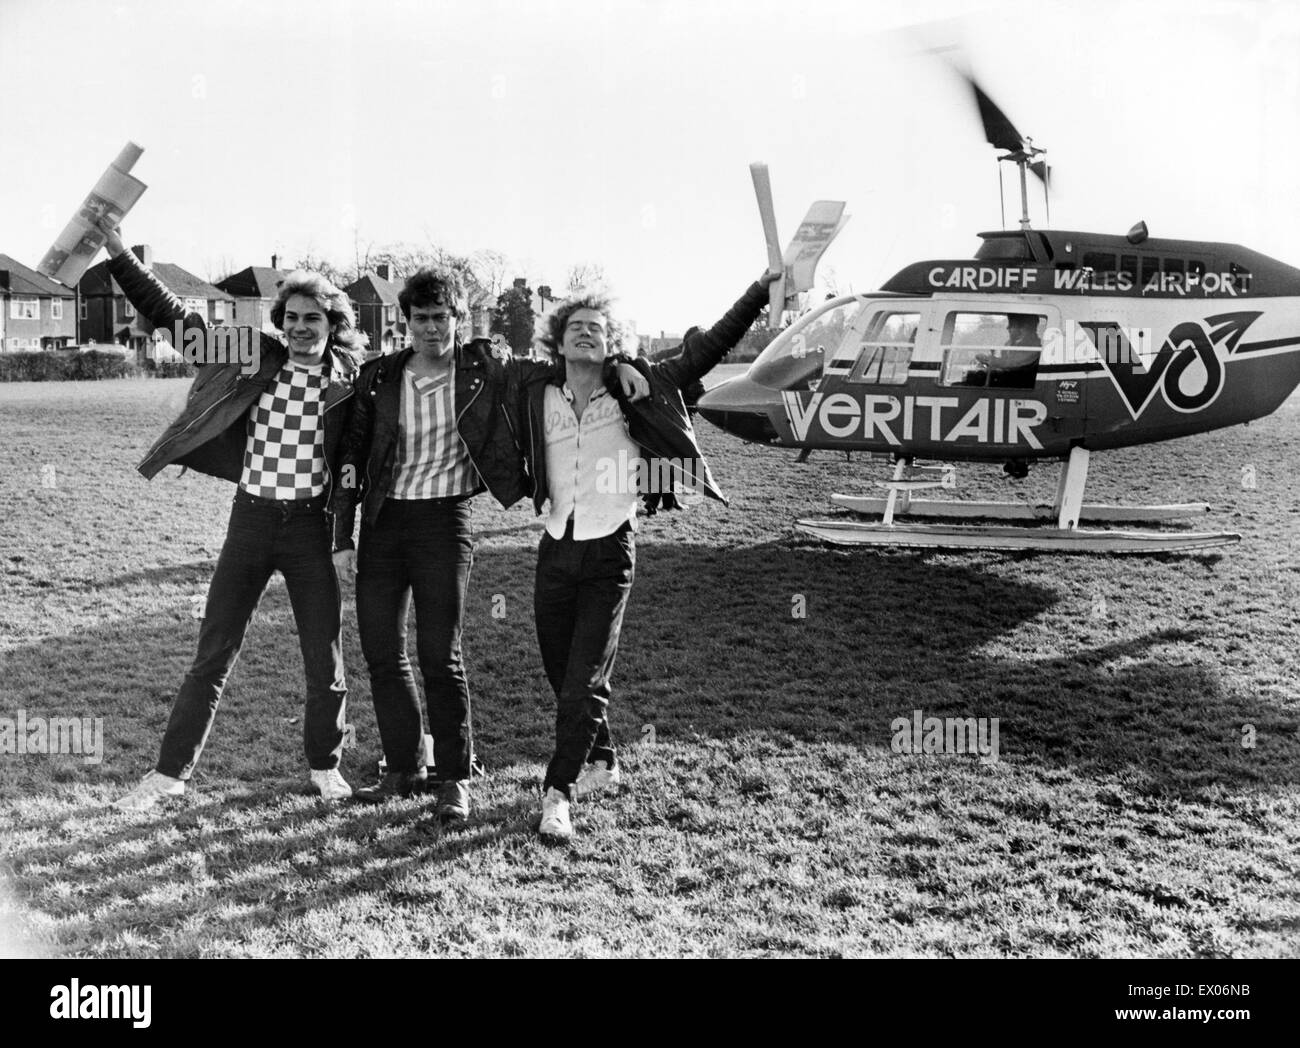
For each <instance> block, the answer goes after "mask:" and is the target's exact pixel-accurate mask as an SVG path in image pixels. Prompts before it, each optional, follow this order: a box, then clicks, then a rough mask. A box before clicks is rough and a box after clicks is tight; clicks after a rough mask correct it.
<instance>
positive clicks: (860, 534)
mask: <svg viewBox="0 0 1300 1048" xmlns="http://www.w3.org/2000/svg"><path fill="white" fill-rule="evenodd" d="M1088 457H1089V455H1088V451H1087V450H1086V449H1085V448H1074V449H1072V450H1071V452H1070V457H1069V459H1068V460H1067V461H1066V463H1065V466H1064V467H1063V469H1062V470H1061V480H1060V483H1059V484H1058V485H1057V489H1056V501H1055V503H1054V504H1053V505H1051V506H1047V505H1034V506H1031V505H1028V504H1025V503H1014V502H955V501H954V502H936V501H921V500H913V499H912V493H913V492H914V491H919V490H924V489H926V488H937V487H948V486H950V485H949V484H948V483H946V481H945V480H928V479H919V478H917V477H916V476H915V474H916V473H917V472H922V473H927V472H928V473H936V472H940V473H945V474H946V473H949V472H950V471H951V467H939V466H919V467H914V466H913V465H912V462H911V460H908V459H902V460H900V461H899V462H898V464H897V466H896V467H895V470H894V477H893V479H892V480H888V481H880V482H878V483H879V484H880V486H881V487H883V488H886V489H887V490H888V491H889V495H888V497H887V498H883V499H879V498H875V499H873V498H857V497H854V496H849V495H833V496H831V498H832V500H833V501H834V502H835V503H837V504H838V505H841V506H845V507H846V508H848V509H851V510H854V511H855V512H859V513H880V514H882V515H883V518H884V519H883V521H882V522H881V523H879V524H864V523H859V522H856V521H840V520H800V521H797V522H796V526H797V527H798V528H799V529H800V530H801V531H805V532H807V533H808V534H810V535H813V536H816V537H817V538H819V539H822V540H824V541H826V542H832V543H836V544H838V545H850V546H858V545H872V546H902V547H907V548H914V549H989V550H1021V549H1023V550H1043V551H1048V552H1053V553H1182V552H1186V551H1189V550H1200V549H1210V548H1213V547H1216V546H1228V545H1232V544H1233V543H1237V542H1240V541H1241V536H1240V535H1237V534H1234V533H1232V532H1192V531H1184V532H1173V531H1111V530H1106V529H1086V528H1080V527H1079V526H1078V525H1079V521H1080V519H1087V520H1099V521H1115V522H1125V521H1167V520H1181V519H1186V518H1187V517H1194V516H1202V515H1204V514H1205V513H1207V512H1208V511H1209V506H1207V505H1205V504H1204V503H1182V504H1174V505H1165V506H1108V505H1086V506H1085V505H1084V504H1083V488H1084V484H1085V483H1086V481H1087V478H1088ZM897 514H914V515H917V516H928V517H939V518H945V517H947V518H953V517H960V518H964V519H980V518H984V519H994V520H1023V521H1026V522H1030V523H1033V522H1037V521H1052V520H1054V521H1055V522H1056V527H1035V528H1021V527H1004V526H995V525H952V524H910V523H909V524H895V523H894V517H895V515H897Z"/></svg>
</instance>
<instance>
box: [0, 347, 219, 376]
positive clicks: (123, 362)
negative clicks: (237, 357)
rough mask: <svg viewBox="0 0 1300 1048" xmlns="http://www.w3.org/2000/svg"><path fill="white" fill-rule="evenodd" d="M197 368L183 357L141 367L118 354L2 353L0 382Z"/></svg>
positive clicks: (182, 373) (167, 373)
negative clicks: (182, 358)
mask: <svg viewBox="0 0 1300 1048" xmlns="http://www.w3.org/2000/svg"><path fill="white" fill-rule="evenodd" d="M193 374H194V367H193V366H192V365H190V364H187V363H186V362H185V361H183V360H169V361H163V362H162V363H155V362H154V361H152V360H150V361H146V363H145V366H144V367H143V368H142V367H140V366H139V365H138V364H136V363H135V362H134V361H132V360H128V359H126V358H124V357H122V356H121V355H120V354H118V353H103V352H100V351H98V350H90V351H89V352H85V353H68V352H41V353H0V382H60V381H70V380H75V381H79V382H85V381H93V380H98V379H103V378H138V377H140V376H141V375H144V376H147V377H152V378H187V377H190V376H192V375H193Z"/></svg>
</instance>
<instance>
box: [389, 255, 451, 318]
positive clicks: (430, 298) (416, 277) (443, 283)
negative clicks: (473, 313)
mask: <svg viewBox="0 0 1300 1048" xmlns="http://www.w3.org/2000/svg"><path fill="white" fill-rule="evenodd" d="M397 304H398V305H399V306H400V307H401V310H402V316H404V317H405V318H406V319H407V320H408V321H409V320H410V319H411V309H412V307H414V306H446V307H447V308H448V309H450V310H451V311H452V312H453V313H454V314H455V315H456V316H457V317H463V316H465V315H466V314H467V313H468V312H469V303H468V302H467V301H466V297H465V289H464V288H463V287H462V286H461V282H460V277H459V276H458V275H457V274H456V273H455V272H454V271H453V270H450V269H431V268H427V267H426V268H425V269H420V270H417V271H416V272H414V273H412V274H411V275H410V276H409V277H407V278H406V284H405V285H404V286H403V288H402V290H401V292H400V293H399V294H398V296H397Z"/></svg>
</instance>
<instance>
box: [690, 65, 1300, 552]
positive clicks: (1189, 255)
mask: <svg viewBox="0 0 1300 1048" xmlns="http://www.w3.org/2000/svg"><path fill="white" fill-rule="evenodd" d="M963 75H964V79H965V80H966V82H967V85H968V86H969V88H970V89H971V90H972V92H973V94H974V98H975V102H976V106H977V108H978V110H979V115H980V119H981V121H982V123H983V126H984V132H985V137H986V139H987V140H988V142H989V144H990V145H992V146H993V147H994V148H995V149H998V150H1000V151H1001V155H999V156H998V157H997V160H998V164H999V172H1001V171H1002V170H1003V168H1002V166H1001V165H1003V164H1009V165H1012V166H1013V167H1014V168H1016V169H1017V171H1018V174H1019V184H1020V204H1021V216H1020V221H1019V223H1018V227H1017V228H1014V229H1007V228H1003V229H1001V230H998V231H993V232H985V233H980V234H979V238H980V241H981V243H980V245H979V248H978V249H977V250H976V251H975V253H974V256H973V257H972V258H968V259H953V258H947V259H931V260H925V261H919V262H914V263H912V264H910V265H907V266H905V267H904V268H903V269H901V270H900V271H899V272H897V273H896V274H894V276H892V277H891V278H889V279H888V280H887V281H885V283H884V284H882V285H881V287H880V289H879V290H878V291H875V292H870V293H858V294H849V295H840V296H837V297H834V298H830V299H828V300H827V301H825V302H822V303H820V304H818V305H817V306H815V307H814V308H812V309H810V310H808V311H807V312H805V313H803V314H802V315H801V316H799V317H798V318H797V319H796V320H795V321H794V323H792V324H791V325H790V326H789V327H787V328H786V329H785V330H783V331H782V332H781V334H780V335H778V336H777V337H776V338H775V339H774V340H773V341H772V342H771V343H770V344H769V345H768V346H767V348H766V349H764V350H763V352H762V353H761V354H760V355H759V356H758V358H757V359H756V360H755V361H754V362H753V364H752V365H751V366H750V367H749V369H748V371H747V372H746V373H745V374H743V375H740V376H737V377H735V378H732V379H730V380H728V381H726V382H723V383H722V384H720V385H718V386H715V387H714V388H713V389H711V390H709V391H708V392H706V393H705V394H704V395H703V397H701V398H700V400H699V402H698V405H697V407H698V411H699V413H700V414H701V415H702V416H703V417H704V418H706V419H707V420H708V421H710V422H712V423H713V424H714V425H716V426H718V427H719V428H721V429H723V430H725V431H727V432H729V433H732V434H734V435H736V436H738V437H741V438H742V439H744V440H746V441H749V442H753V443H756V444H765V445H772V446H775V447H788V448H799V449H801V452H800V456H799V460H800V461H804V460H806V459H807V457H808V456H809V454H810V453H811V452H812V451H813V450H820V449H830V450H842V451H845V452H849V453H851V452H853V451H860V452H867V453H870V454H872V455H873V456H878V457H885V458H888V459H889V460H891V461H892V462H893V463H894V470H893V476H892V478H891V479H889V480H885V481H878V482H877V483H878V484H879V485H880V486H881V487H882V488H883V489H884V491H885V494H884V496H883V497H875V498H872V497H858V496H852V495H843V494H833V495H832V496H831V500H832V502H834V503H836V504H837V505H840V506H842V507H844V508H846V509H849V510H852V511H855V512H857V513H861V514H867V515H877V514H879V515H880V516H881V520H880V521H879V522H866V521H856V520H852V519H845V518H840V519H831V520H799V521H797V522H796V526H797V527H799V528H800V529H801V530H802V531H805V532H807V533H809V534H812V535H814V536H816V537H818V538H821V539H823V540H825V541H829V542H832V543H837V544H843V545H888V546H904V547H912V548H941V549H954V548H955V549H962V548H972V549H995V550H998V549H1001V550H1016V549H1031V550H1050V551H1055V552H1114V553H1158V552H1173V551H1187V550H1199V549H1204V548H1210V547H1216V546H1224V545H1230V544H1232V543H1235V542H1239V541H1240V539H1241V536H1240V535H1238V534H1235V533H1231V532H1197V531H1186V530H1155V529H1130V530H1117V529H1112V528H1084V527H1080V523H1081V522H1082V521H1085V520H1086V521H1096V522H1102V523H1120V524H1125V523H1133V522H1142V521H1146V522H1168V521H1179V520H1185V519H1187V518H1192V517H1196V516H1199V515H1204V514H1205V513H1207V512H1208V511H1209V506H1208V505H1206V504H1204V503H1182V504H1174V505H1161V506H1113V505H1096V504H1085V503H1084V501H1083V494H1084V487H1085V484H1086V482H1087V476H1088V468H1089V461H1090V457H1091V455H1092V454H1093V453H1094V452H1101V451H1106V450H1110V449H1115V448H1124V447H1132V446H1135V445H1142V444H1149V443H1154V442H1157V441H1164V440H1173V439H1176V438H1179V437H1185V436H1189V435H1192V434H1196V433H1204V432H1207V431H1209V430H1214V429H1219V428H1222V427H1225V426H1234V425H1238V424H1241V423H1245V422H1249V421H1251V420H1254V419H1258V418H1262V417H1264V416H1266V415H1269V414H1271V413H1272V412H1273V411H1275V410H1276V409H1277V408H1278V407H1279V406H1280V405H1281V404H1282V403H1283V402H1284V401H1285V400H1286V399H1287V397H1288V396H1289V395H1290V394H1291V392H1292V391H1293V390H1294V389H1295V388H1296V386H1297V384H1300V310H1298V309H1297V304H1298V303H1300V269H1296V268H1294V267H1292V266H1289V265H1286V264H1285V263H1282V262H1279V261H1277V260H1275V259H1272V258H1269V257H1267V256H1265V255H1263V254H1261V253H1259V252H1257V251H1252V250H1250V249H1248V248H1245V247H1242V246H1240V245H1237V244H1228V243H1213V242H1206V241H1196V240H1173V239H1162V238H1157V237H1152V236H1150V234H1149V231H1148V229H1147V227H1146V225H1145V223H1143V222H1139V223H1137V224H1136V225H1134V226H1133V228H1132V229H1130V230H1129V231H1128V232H1127V233H1126V234H1122V235H1121V234H1106V233H1090V232H1081V231H1073V230H1053V229H1035V228H1033V227H1032V226H1031V224H1030V219H1029V191H1028V190H1029V184H1030V179H1031V177H1032V178H1033V179H1036V180H1037V181H1038V182H1041V183H1042V186H1043V191H1044V197H1045V198H1046V197H1047V195H1048V192H1049V189H1050V184H1051V168H1050V167H1049V165H1048V164H1047V162H1046V151H1045V150H1044V149H1042V148H1040V147H1038V146H1035V145H1034V143H1033V140H1032V139H1029V138H1025V137H1023V136H1022V135H1021V134H1020V133H1019V132H1018V131H1017V130H1016V128H1015V127H1014V125H1013V124H1012V122H1011V121H1010V120H1009V119H1008V118H1007V116H1006V114H1005V113H1004V112H1003V111H1002V110H1001V109H1000V108H999V107H998V106H997V105H996V104H995V103H994V102H993V100H992V99H991V98H990V97H989V95H988V94H987V92H985V91H984V90H983V89H982V88H981V86H980V85H979V84H978V83H977V82H976V81H975V79H974V78H973V77H972V76H970V75H969V74H963ZM763 182H764V184H762V185H760V180H759V179H757V178H756V179H755V188H756V190H757V191H758V197H759V211H760V215H761V217H762V218H763V222H764V230H765V234H766V236H767V239H768V244H769V253H771V247H772V242H773V240H774V238H775V231H774V226H772V223H771V202H770V199H765V190H766V191H767V192H770V186H768V185H766V179H764V180H763ZM1047 207H1048V208H1050V203H1049V204H1048V205H1047ZM1048 216H1049V217H1048V221H1049V222H1050V210H1049V211H1048ZM1003 226H1004V227H1005V226H1006V221H1005V205H1004V219H1003ZM773 257H774V256H773ZM793 286H800V285H797V284H796V285H793ZM774 287H775V285H774ZM785 291H788V288H786V289H783V292H782V293H784V292H785ZM773 298H774V306H773V313H774V314H775V313H776V305H777V304H778V303H777V301H776V291H775V290H774V291H773ZM779 304H780V305H786V304H788V302H781V303H779ZM1052 460H1060V461H1062V462H1063V463H1064V465H1063V467H1062V470H1061V475H1060V480H1059V482H1058V485H1057V490H1056V498H1055V500H1054V502H1053V503H1052V504H1050V505H1046V504H1038V505H1034V504H1029V503H1025V502H976V501H958V500H940V499H924V500H923V499H918V498H914V497H913V496H914V495H915V494H916V493H917V492H920V491H924V490H927V489H932V488H938V487H944V488H950V487H952V486H953V480H954V477H955V464H956V463H958V462H963V461H965V462H986V463H987V462H994V463H1002V464H1003V468H1004V470H1005V472H1006V473H1007V474H1008V475H1009V476H1011V477H1013V478H1023V477H1024V476H1026V475H1027V473H1028V470H1029V466H1030V465H1031V464H1032V463H1036V462H1041V461H1052ZM900 517H922V518H936V519H939V520H941V521H943V520H958V521H997V522H998V523H995V524H979V523H965V522H962V523H937V524H921V523H914V522H912V521H910V520H907V521H900V520H899V519H897V518H900ZM1003 522H1007V523H1003ZM1027 524H1028V525H1033V526H1025V525H1027Z"/></svg>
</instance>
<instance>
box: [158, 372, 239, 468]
mask: <svg viewBox="0 0 1300 1048" xmlns="http://www.w3.org/2000/svg"><path fill="white" fill-rule="evenodd" d="M236 381H238V380H236ZM234 395H235V389H233V388H232V389H229V390H227V391H226V392H225V393H223V394H222V395H221V396H220V397H219V398H217V399H216V400H214V401H213V402H212V403H211V404H209V405H208V406H207V407H206V408H204V409H203V410H202V411H200V412H199V413H198V415H196V416H195V417H194V418H192V419H191V420H190V421H189V423H188V424H187V425H186V426H185V428H184V429H183V430H181V431H180V432H179V433H173V434H172V435H171V436H170V437H168V438H167V439H166V440H165V441H163V442H162V443H161V444H159V445H158V446H157V447H156V448H154V450H153V454H151V455H150V456H149V457H150V458H152V457H153V455H156V454H157V453H158V452H160V451H162V449H163V448H164V447H166V446H167V445H168V444H170V443H171V442H172V441H173V440H178V439H180V438H181V437H183V436H184V435H185V434H186V433H188V432H189V431H190V430H191V429H193V428H194V426H195V425H197V424H198V423H199V422H200V421H201V420H202V419H203V416H204V415H206V414H207V413H208V412H209V411H212V410H213V409H214V408H217V407H219V406H220V405H221V404H222V403H224V402H225V401H227V400H229V399H230V398H231V397H233V396H234Z"/></svg>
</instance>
